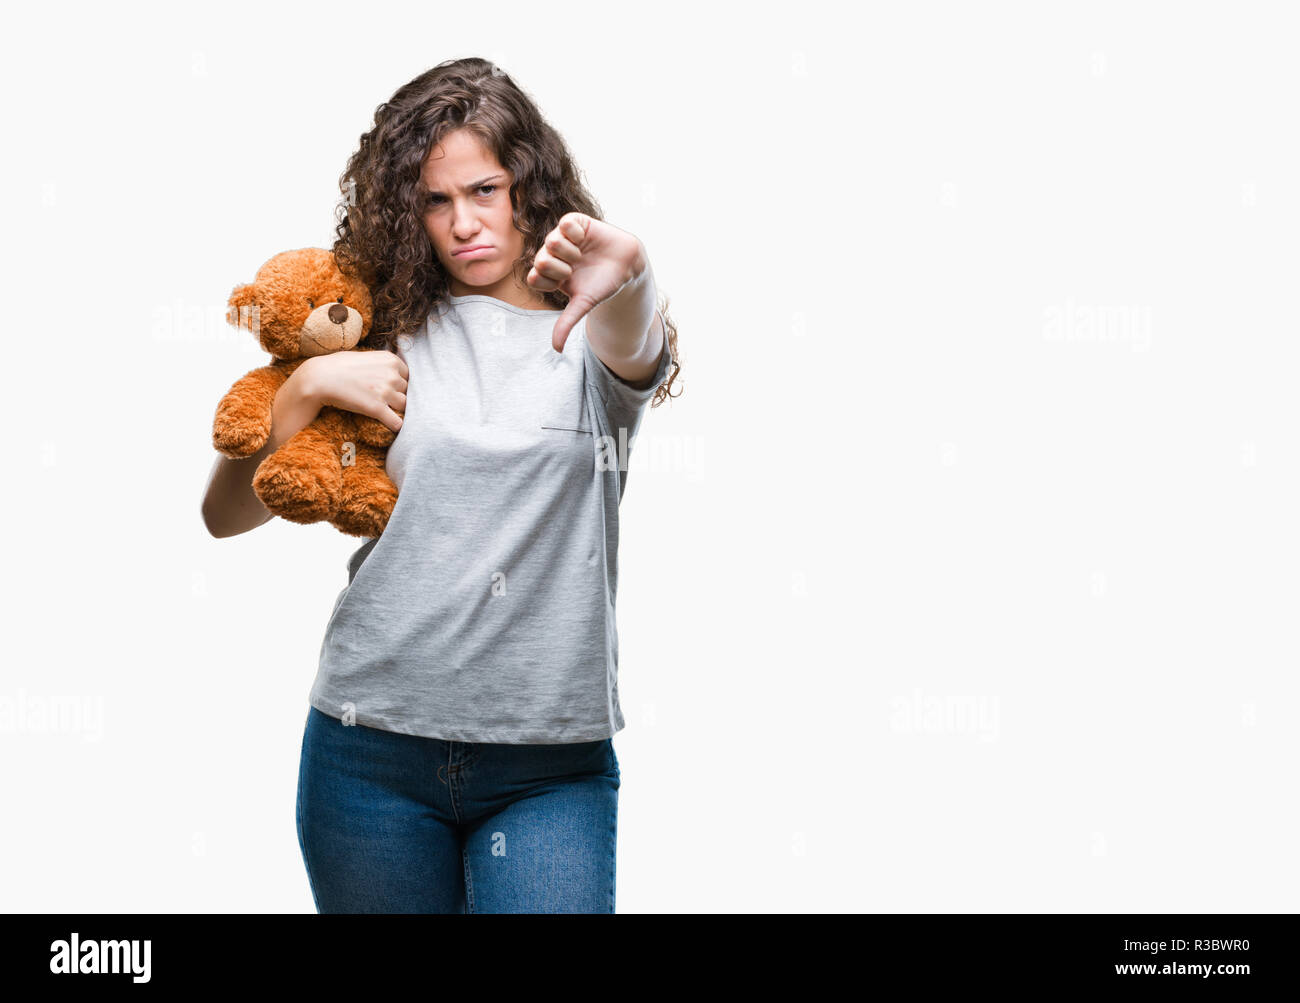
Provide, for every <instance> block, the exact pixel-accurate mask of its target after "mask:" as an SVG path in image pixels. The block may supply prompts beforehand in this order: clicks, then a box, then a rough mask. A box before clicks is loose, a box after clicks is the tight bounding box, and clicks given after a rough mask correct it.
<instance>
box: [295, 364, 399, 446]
mask: <svg viewBox="0 0 1300 1003" xmlns="http://www.w3.org/2000/svg"><path fill="white" fill-rule="evenodd" d="M304 371H305V372H304ZM299 373H302V374H303V386H304V392H305V393H307V394H309V395H310V396H311V397H313V398H314V399H315V400H316V401H318V402H319V403H320V405H321V406H322V407H323V406H326V405H328V406H330V407H336V408H340V409H342V410H344V411H352V412H354V413H355V414H364V415H368V416H369V417H371V418H374V419H375V420H376V421H378V422H381V423H382V424H383V425H384V426H385V427H386V428H388V429H391V430H392V431H393V432H397V431H399V430H400V429H401V427H402V416H403V415H404V414H405V413H406V378H407V375H408V371H407V368H406V363H405V362H403V361H402V360H401V358H400V357H399V356H398V355H396V354H394V353H393V352H386V351H375V352H332V353H330V354H329V355H314V356H312V357H311V358H309V359H307V361H305V362H304V363H303V364H302V365H301V366H299V367H298V369H297V370H296V371H295V373H294V375H295V376H296V375H298V374H299Z"/></svg>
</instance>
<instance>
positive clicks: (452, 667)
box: [204, 58, 678, 912]
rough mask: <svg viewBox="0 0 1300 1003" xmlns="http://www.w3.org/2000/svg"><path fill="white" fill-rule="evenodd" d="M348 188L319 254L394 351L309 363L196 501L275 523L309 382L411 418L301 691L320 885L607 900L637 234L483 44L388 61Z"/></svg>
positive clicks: (637, 323)
mask: <svg viewBox="0 0 1300 1003" xmlns="http://www.w3.org/2000/svg"><path fill="white" fill-rule="evenodd" d="M341 187H342V189H343V191H344V194H345V198H344V202H343V204H342V205H341V206H340V213H341V216H340V222H339V225H338V239H337V241H336V242H335V245H334V251H335V255H336V257H337V259H338V261H339V263H340V266H341V267H343V268H344V269H345V270H346V271H349V272H351V273H352V274H355V275H357V276H360V277H361V278H363V279H364V280H365V281H366V282H367V284H368V285H369V287H370V288H371V290H372V292H373V297H374V307H375V313H374V324H373V331H372V334H371V341H370V346H371V347H376V348H386V349H388V350H387V351H374V352H340V353H336V354H333V355H324V356H318V357H315V358H312V359H310V360H308V362H307V363H304V364H303V365H302V366H301V367H299V369H298V370H297V371H296V372H295V373H294V375H293V376H292V377H290V379H289V380H288V381H286V383H285V385H284V387H283V388H282V389H281V390H280V392H279V394H278V395H277V397H276V400H275V405H274V410H273V413H272V435H271V440H270V441H269V442H268V443H267V446H266V447H265V448H264V449H263V451H262V452H261V453H259V454H258V455H256V456H254V457H252V458H251V459H248V460H242V461H230V460H226V459H225V458H218V466H217V468H215V469H214V473H213V477H212V480H211V482H210V484H209V490H208V495H207V497H206V498H205V503H204V518H205V520H206V521H207V523H208V528H209V530H210V531H211V532H212V533H213V535H215V536H230V535H234V534H235V533H240V532H245V531H247V530H248V529H251V528H253V527H255V526H257V525H261V524H262V523H264V522H266V521H268V520H269V519H270V515H269V513H267V512H266V510H265V509H264V508H262V506H261V503H260V502H259V501H258V500H257V498H256V495H255V494H253V492H252V489H251V486H250V482H251V478H252V472H253V471H254V470H255V469H256V466H257V464H258V463H260V461H261V459H262V458H263V457H264V456H266V455H268V454H269V453H270V452H272V451H273V450H274V449H275V448H278V446H279V445H280V444H281V443H283V442H284V441H286V440H287V439H288V438H289V437H290V436H292V435H293V434H294V433H295V432H296V431H298V430H299V429H301V428H302V427H304V426H305V425H306V424H308V423H309V422H310V421H311V420H312V418H313V417H314V416H315V414H316V413H317V411H318V410H319V408H320V407H322V406H324V405H327V404H328V405H333V406H335V407H341V408H346V409H348V410H352V411H355V412H357V413H360V414H368V415H370V416H372V417H375V418H377V419H379V420H380V421H383V422H384V423H385V424H386V425H387V426H388V427H390V428H392V429H394V430H395V431H397V432H398V435H397V438H396V440H395V441H394V443H393V445H392V446H391V447H390V449H389V453H388V461H387V469H388V473H389V476H390V477H392V479H393V481H394V483H395V484H396V485H397V487H398V492H399V494H398V500H397V504H396V506H395V507H394V510H393V513H392V516H391V517H390V519H389V522H388V525H387V526H386V528H385V530H384V532H383V533H382V534H381V535H380V536H379V537H377V538H375V539H370V540H367V541H366V542H365V543H364V544H363V545H362V546H361V547H360V548H359V549H358V550H357V551H356V552H355V553H354V554H353V555H352V556H351V558H350V559H349V561H348V584H347V586H346V587H345V588H344V589H343V591H342V592H341V593H340V595H339V597H338V600H337V601H336V603H335V606H334V611H333V613H332V614H331V616H330V620H329V623H328V625H327V627H326V631H325V638H324V641H323V642H322V645H321V651H320V663H319V667H318V670H317V675H316V679H315V682H314V684H313V686H312V690H311V694H310V697H309V704H310V707H309V710H308V716H307V723H306V729H305V733H304V736H303V745H302V759H301V764H300V774H299V786H298V802H297V818H298V834H299V840H300V845H301V847H302V853H303V859H304V862H305V864H306V868H307V873H308V879H309V882H310V884H311V888H312V894H313V897H314V899H315V902H316V907H317V909H318V910H319V911H320V912H612V911H613V909H614V874H615V847H616V818H617V805H618V789H619V768H618V761H617V759H616V757H615V755H614V748H613V743H612V741H611V739H612V736H613V735H614V734H615V733H616V732H617V731H619V730H620V729H621V728H622V727H623V725H624V721H623V715H622V711H621V709H620V707H619V699H618V680H617V675H618V636H617V629H616V623H615V613H614V603H615V595H616V592H617V585H618V527H619V523H618V510H619V502H620V501H621V499H622V495H623V491H624V489H625V486H626V481H627V456H628V451H629V449H630V443H631V441H632V439H633V438H634V436H635V435H636V432H637V430H638V428H639V425H640V421H641V418H642V416H643V415H644V413H645V411H646V410H647V409H648V407H650V406H654V405H657V404H658V403H660V402H661V401H662V400H663V399H664V398H665V397H667V396H669V389H670V387H671V385H672V382H673V380H674V379H675V378H676V374H677V370H678V366H677V364H676V354H677V352H676V341H677V338H676V330H675V327H674V325H673V324H672V322H671V320H670V319H669V318H668V317H667V314H666V304H663V305H661V304H659V302H658V293H657V290H656V288H655V283H654V277H653V274H652V272H651V269H650V263H649V260H648V259H647V257H646V253H645V248H644V247H643V246H642V244H641V242H640V241H639V240H638V239H637V238H636V237H634V236H633V235H631V234H629V233H626V232H624V231H622V230H620V229H618V228H616V227H614V226H611V225H610V224H608V223H605V222H604V221H603V220H602V219H601V218H600V210H599V208H598V206H597V204H596V202H595V200H594V199H593V198H592V197H591V196H590V194H589V193H587V191H586V190H585V189H584V187H583V186H582V185H581V183H580V182H579V181H578V171H577V169H576V167H575V166H574V164H573V161H572V158H571V157H570V155H569V153H568V150H567V148H566V146H565V144H564V141H563V140H562V139H561V137H560V136H559V135H558V134H557V133H556V132H555V130H554V129H552V128H551V127H550V126H549V125H547V124H546V122H545V121H543V119H542V116H541V114H540V113H539V111H538V110H537V108H536V107H535V105H534V104H533V102H532V101H531V100H530V99H529V98H528V97H527V96H525V94H524V93H523V92H522V91H521V90H520V89H519V88H518V87H517V86H516V84H515V83H514V82H513V81H512V80H511V79H510V77H509V76H508V75H506V74H505V73H503V72H502V71H501V70H500V69H499V68H498V67H496V66H494V65H493V64H491V63H489V62H487V61H486V60H482V59H473V58H471V59H461V60H455V61H449V62H447V63H443V64H440V65H439V66H437V67H435V68H433V69H432V70H429V71H428V72H426V73H424V74H422V75H420V76H419V77H417V78H416V79H414V80H412V81H411V82H410V83H408V84H406V85H405V86H403V87H401V88H400V89H399V90H398V91H397V92H396V93H395V94H394V95H393V97H392V99H391V100H389V101H388V102H386V103H385V104H383V105H381V106H380V108H379V109H378V111H377V113H376V116H375V123H374V127H373V128H372V129H371V130H370V131H369V132H368V133H366V134H365V135H364V136H363V137H362V138H361V144H360V148H359V149H358V150H357V151H356V153H355V154H354V155H353V156H352V158H351V160H350V162H349V164H348V167H347V170H346V172H345V173H344V175H343V178H342V179H341ZM652 402H653V403H652Z"/></svg>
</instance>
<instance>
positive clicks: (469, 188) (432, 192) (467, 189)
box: [429, 174, 505, 195]
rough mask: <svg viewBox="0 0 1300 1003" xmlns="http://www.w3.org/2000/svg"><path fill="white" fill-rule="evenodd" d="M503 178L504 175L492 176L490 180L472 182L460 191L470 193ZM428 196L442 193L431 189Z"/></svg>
mask: <svg viewBox="0 0 1300 1003" xmlns="http://www.w3.org/2000/svg"><path fill="white" fill-rule="evenodd" d="M504 177H505V175H504V174H493V175H492V176H491V177H490V178H483V179H482V180H481V181H474V182H472V183H470V184H468V185H465V186H464V187H462V188H461V191H463V192H472V191H473V190H474V189H475V188H478V187H480V186H482V185H485V184H487V183H488V182H489V181H500V180H501V179H502V178H504ZM429 194H430V195H441V194H442V192H440V191H437V190H435V189H432V188H431V189H429Z"/></svg>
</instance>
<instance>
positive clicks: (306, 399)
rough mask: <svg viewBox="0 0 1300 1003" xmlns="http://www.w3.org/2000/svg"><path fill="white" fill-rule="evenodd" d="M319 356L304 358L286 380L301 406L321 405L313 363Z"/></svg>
mask: <svg viewBox="0 0 1300 1003" xmlns="http://www.w3.org/2000/svg"><path fill="white" fill-rule="evenodd" d="M318 358H319V356H315V355H313V356H311V357H310V358H307V359H304V360H303V361H302V362H300V363H299V364H298V368H297V369H295V370H294V371H293V372H292V373H290V374H289V378H288V379H287V380H286V381H285V386H286V388H287V389H288V391H289V393H290V394H292V395H293V399H294V401H295V403H296V404H297V406H299V407H307V406H311V405H314V406H315V407H316V408H318V409H319V408H320V406H321V400H320V389H319V387H318V385H317V383H316V380H315V376H316V367H315V366H314V365H313V363H314V362H315V361H316V360H317V359H318Z"/></svg>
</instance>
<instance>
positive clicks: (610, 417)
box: [582, 307, 674, 441]
mask: <svg viewBox="0 0 1300 1003" xmlns="http://www.w3.org/2000/svg"><path fill="white" fill-rule="evenodd" d="M655 313H656V314H658V315H659V321H660V323H661V324H663V331H664V343H663V348H662V350H661V351H660V353H659V365H658V367H657V368H656V369H655V372H654V376H653V378H652V379H651V380H650V385H649V386H647V387H646V388H645V389H644V390H637V389H635V388H633V386H632V385H631V384H630V383H628V382H627V381H626V380H625V379H623V378H622V377H621V376H619V375H618V374H617V373H615V372H614V371H613V370H612V369H610V368H609V366H607V365H605V363H603V362H601V361H600V357H599V356H598V355H596V353H595V351H593V350H592V347H591V343H590V342H589V341H588V340H587V337H586V328H585V326H584V329H583V338H582V343H583V346H584V347H583V351H584V352H585V353H586V371H587V386H588V388H589V389H590V390H592V391H594V392H595V393H596V395H597V397H598V398H599V400H600V402H601V404H602V405H603V406H604V408H603V410H604V415H603V417H604V418H605V419H606V425H605V427H604V428H602V429H601V434H603V435H612V436H614V437H617V436H618V430H619V429H620V428H625V429H627V438H628V440H629V441H631V440H632V439H633V438H635V437H636V433H637V428H638V426H639V425H640V424H641V417H642V415H644V414H645V411H646V408H647V405H648V404H649V403H650V401H651V400H652V399H653V398H654V395H655V391H656V390H658V389H659V387H660V385H661V384H662V383H663V382H664V380H666V379H667V378H668V374H669V373H670V372H671V371H672V367H673V363H674V359H673V353H672V349H671V347H670V346H669V344H668V325H667V324H666V323H664V318H663V314H662V313H660V311H659V309H658V308H657V307H656V308H655ZM597 417H598V419H599V418H600V417H602V416H601V415H598V416H597Z"/></svg>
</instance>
